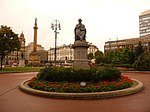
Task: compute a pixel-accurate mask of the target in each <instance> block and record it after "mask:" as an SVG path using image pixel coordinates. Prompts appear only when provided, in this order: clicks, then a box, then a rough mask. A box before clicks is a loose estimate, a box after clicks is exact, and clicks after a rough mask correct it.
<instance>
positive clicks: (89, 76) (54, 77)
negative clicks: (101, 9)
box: [37, 67, 121, 82]
mask: <svg viewBox="0 0 150 112" xmlns="http://www.w3.org/2000/svg"><path fill="white" fill-rule="evenodd" d="M37 77H38V79H39V80H44V81H49V82H62V81H68V82H81V81H88V82H89V81H94V82H99V81H105V80H107V81H112V80H117V79H119V78H120V77H121V73H120V71H119V70H118V69H116V68H112V67H98V68H93V69H89V70H83V69H73V68H64V67H48V68H45V69H42V70H41V71H40V72H39V73H38V75H37Z"/></svg>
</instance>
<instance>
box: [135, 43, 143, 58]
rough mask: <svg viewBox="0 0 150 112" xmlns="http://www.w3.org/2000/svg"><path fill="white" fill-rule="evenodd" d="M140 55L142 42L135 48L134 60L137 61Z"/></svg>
mask: <svg viewBox="0 0 150 112" xmlns="http://www.w3.org/2000/svg"><path fill="white" fill-rule="evenodd" d="M142 53H144V49H143V47H142V42H141V41H139V44H138V46H137V47H136V48H135V59H137V58H138V57H139V56H140V54H142Z"/></svg>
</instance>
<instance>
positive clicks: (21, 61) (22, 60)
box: [18, 59, 25, 67]
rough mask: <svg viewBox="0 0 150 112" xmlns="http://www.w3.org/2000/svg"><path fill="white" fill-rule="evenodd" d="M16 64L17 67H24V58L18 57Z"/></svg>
mask: <svg viewBox="0 0 150 112" xmlns="http://www.w3.org/2000/svg"><path fill="white" fill-rule="evenodd" d="M18 66H19V67H25V60H24V59H20V60H19V65H18Z"/></svg>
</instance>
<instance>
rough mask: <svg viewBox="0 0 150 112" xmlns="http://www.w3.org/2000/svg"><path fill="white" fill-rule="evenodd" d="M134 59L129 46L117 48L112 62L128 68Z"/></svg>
mask: <svg viewBox="0 0 150 112" xmlns="http://www.w3.org/2000/svg"><path fill="white" fill-rule="evenodd" d="M134 61H135V58H134V52H133V50H132V49H130V48H129V47H125V48H121V49H118V50H117V51H116V52H115V56H114V58H113V61H112V62H113V63H114V64H117V65H119V66H124V67H127V68H129V67H130V66H131V65H132V64H133V63H134Z"/></svg>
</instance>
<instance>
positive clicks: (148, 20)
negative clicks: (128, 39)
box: [139, 10, 150, 37]
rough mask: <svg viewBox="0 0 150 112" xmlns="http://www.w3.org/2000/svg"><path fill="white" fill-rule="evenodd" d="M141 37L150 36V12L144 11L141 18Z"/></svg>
mask: <svg viewBox="0 0 150 112" xmlns="http://www.w3.org/2000/svg"><path fill="white" fill-rule="evenodd" d="M139 33H140V37H141V36H145V35H150V10H147V11H144V12H142V13H141V15H140V16H139Z"/></svg>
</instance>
